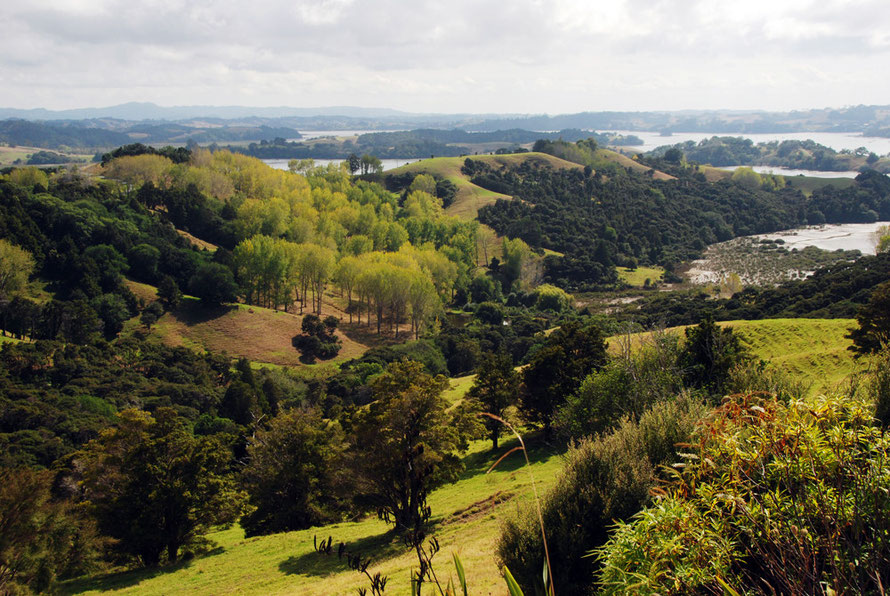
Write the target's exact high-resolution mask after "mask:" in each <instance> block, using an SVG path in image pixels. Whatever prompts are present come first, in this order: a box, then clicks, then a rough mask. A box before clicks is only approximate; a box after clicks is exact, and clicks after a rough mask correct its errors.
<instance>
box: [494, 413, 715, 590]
mask: <svg viewBox="0 0 890 596" xmlns="http://www.w3.org/2000/svg"><path fill="white" fill-rule="evenodd" d="M703 414H704V409H703V408H702V406H700V405H698V404H696V402H694V401H693V400H690V399H687V398H682V399H680V400H678V401H675V402H674V401H672V402H664V403H661V404H658V405H656V406H655V407H653V408H652V409H651V410H649V411H647V412H646V413H645V414H643V416H641V417H640V420H639V422H638V423H637V422H634V421H633V420H631V419H624V420H623V421H622V422H621V424H620V425H619V426H618V427H617V428H616V429H615V430H614V431H613V432H611V433H609V434H604V435H599V436H597V437H594V438H589V439H584V440H582V441H581V442H580V443H578V444H577V445H575V446H573V447H571V448H570V450H569V453H568V455H567V456H566V460H567V461H566V466H565V468H564V470H563V472H562V474H561V476H560V478H559V480H558V481H557V484H556V486H555V487H554V488H553V489H552V490H551V491H550V492H549V493H547V494H546V495H545V496H544V497H543V499H542V503H541V509H542V515H543V518H544V526H545V527H546V528H547V541H548V545H549V551H550V561H551V563H552V566H553V586H554V588H555V591H556V593H557V594H560V593H564V594H584V593H587V591H588V587H589V586H590V583H591V578H592V575H593V571H594V569H595V568H596V561H595V560H594V559H592V558H590V557H585V554H586V553H587V552H588V551H589V550H591V549H592V548H594V547H596V546H599V545H601V544H603V543H605V542H606V540H607V538H608V534H609V527H610V526H611V525H612V524H613V523H614V520H616V519H629V518H630V517H631V516H632V515H633V514H634V513H636V512H637V511H638V510H639V509H640V507H642V506H643V504H644V503H645V502H646V501H647V499H648V494H649V491H650V489H651V488H652V487H653V486H654V485H655V482H656V478H657V473H656V470H657V469H658V466H660V465H662V464H665V463H669V462H671V460H672V459H673V458H674V457H675V455H674V453H675V450H674V445H675V444H676V443H678V442H684V441H688V440H689V438H690V437H691V434H692V431H693V428H694V426H695V424H696V422H697V420H698V419H699V418H700V417H701V416H702V415H703ZM497 555H498V559H499V560H500V562H501V563H502V564H504V566H506V567H509V569H510V570H511V571H512V573H513V576H514V577H515V578H516V580H517V581H518V582H519V584H520V585H521V586H522V587H523V589H524V590H526V591H527V592H528V593H538V592H540V591H541V589H542V587H543V586H541V567H542V565H543V562H544V546H543V543H542V540H541V532H540V528H539V526H538V520H537V516H536V515H535V514H534V513H533V511H532V509H531V508H530V507H525V508H524V509H522V510H521V511H520V512H519V513H518V514H517V515H516V516H514V517H511V518H508V519H507V520H506V522H505V523H504V525H503V527H502V532H501V536H500V538H499V539H498V543H497Z"/></svg>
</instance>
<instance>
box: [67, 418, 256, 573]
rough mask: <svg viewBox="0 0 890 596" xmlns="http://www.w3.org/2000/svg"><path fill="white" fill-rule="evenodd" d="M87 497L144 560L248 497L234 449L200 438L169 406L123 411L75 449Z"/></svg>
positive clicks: (171, 555)
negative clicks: (235, 472)
mask: <svg viewBox="0 0 890 596" xmlns="http://www.w3.org/2000/svg"><path fill="white" fill-rule="evenodd" d="M75 457H76V461H77V462H78V465H79V466H81V467H82V470H83V481H82V486H83V491H84V499H85V500H86V502H87V503H88V504H89V507H90V509H91V510H92V511H93V513H94V515H95V516H96V519H97V520H98V521H99V527H100V529H101V530H102V531H103V532H104V533H106V534H107V535H109V536H111V537H113V538H116V539H117V540H118V548H119V549H120V550H121V551H123V552H124V553H126V554H129V555H132V556H134V557H137V558H138V559H139V560H140V561H141V562H142V563H143V564H144V565H157V564H158V563H160V562H161V558H162V555H163V554H164V553H166V557H167V561H168V562H170V563H174V562H176V560H177V558H178V557H179V551H180V549H181V548H182V547H184V546H186V545H188V544H190V543H191V542H192V541H194V540H195V539H196V538H198V537H199V536H201V535H203V534H204V532H205V531H206V530H207V529H208V528H209V527H210V526H212V525H220V524H228V523H231V522H233V521H235V520H236V519H237V518H238V517H239V516H240V514H241V511H242V507H243V503H244V499H245V495H244V494H243V493H241V492H240V491H238V490H236V488H235V484H234V481H233V479H232V477H231V475H230V474H229V466H230V460H231V453H230V452H229V450H228V449H227V448H226V447H225V446H224V445H223V444H222V443H221V442H220V440H219V439H218V438H216V437H195V436H193V435H192V434H191V432H190V430H189V429H188V428H187V427H186V426H185V424H184V421H183V420H182V419H180V418H178V417H177V415H176V412H175V411H174V410H173V409H171V408H159V409H158V410H157V411H156V412H155V415H154V416H152V415H151V414H149V413H147V412H143V411H140V410H134V409H130V410H124V411H123V412H121V413H120V422H119V424H118V425H117V426H116V427H114V428H109V429H106V430H104V431H102V432H101V433H100V434H99V437H97V438H96V439H93V440H92V441H90V442H89V443H88V444H87V445H86V447H84V449H83V450H82V451H80V452H78V453H77V454H76V456H75Z"/></svg>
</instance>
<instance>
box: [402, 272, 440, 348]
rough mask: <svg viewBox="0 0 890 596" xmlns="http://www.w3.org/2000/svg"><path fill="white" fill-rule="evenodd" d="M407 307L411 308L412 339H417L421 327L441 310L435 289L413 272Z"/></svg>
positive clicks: (428, 280)
mask: <svg viewBox="0 0 890 596" xmlns="http://www.w3.org/2000/svg"><path fill="white" fill-rule="evenodd" d="M408 305H409V306H410V307H411V329H412V330H413V331H414V339H419V338H420V332H421V330H422V329H423V327H424V326H425V325H426V324H427V322H428V321H429V320H430V319H431V318H432V317H433V316H434V315H435V314H436V313H437V312H438V311H440V310H441V308H442V301H441V300H440V299H439V294H438V293H437V292H436V287H435V286H434V285H433V282H432V281H430V279H429V278H428V277H427V276H426V275H425V274H423V273H421V272H415V273H414V275H413V276H412V279H411V287H410V289H409V291H408Z"/></svg>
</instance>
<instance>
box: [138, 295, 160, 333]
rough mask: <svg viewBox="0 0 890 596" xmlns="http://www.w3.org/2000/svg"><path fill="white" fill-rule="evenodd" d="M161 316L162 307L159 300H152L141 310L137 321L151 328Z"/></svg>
mask: <svg viewBox="0 0 890 596" xmlns="http://www.w3.org/2000/svg"><path fill="white" fill-rule="evenodd" d="M162 316H164V307H163V306H161V303H160V302H152V303H151V304H149V305H148V306H146V307H145V309H144V310H143V311H142V316H140V317H139V321H140V322H141V323H142V324H143V325H145V326H146V327H147V328H148V329H149V330H151V326H152V325H154V324H155V323H157V322H158V319H160V318H161V317H162Z"/></svg>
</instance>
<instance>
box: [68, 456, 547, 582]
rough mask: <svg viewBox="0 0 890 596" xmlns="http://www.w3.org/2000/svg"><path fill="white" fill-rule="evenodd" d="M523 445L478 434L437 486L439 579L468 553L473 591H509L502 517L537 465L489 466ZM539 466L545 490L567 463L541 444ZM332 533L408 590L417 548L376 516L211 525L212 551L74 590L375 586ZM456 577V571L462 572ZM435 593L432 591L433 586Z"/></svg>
mask: <svg viewBox="0 0 890 596" xmlns="http://www.w3.org/2000/svg"><path fill="white" fill-rule="evenodd" d="M515 445H516V440H515V439H511V440H505V441H503V444H502V445H501V447H500V449H498V451H497V452H496V453H494V454H492V453H491V452H490V451H489V447H490V446H491V443H490V442H488V441H476V442H474V443H473V444H472V445H471V448H470V451H469V452H468V453H467V455H466V457H465V458H464V463H465V465H466V471H465V472H464V474H463V475H462V477H461V478H460V480H459V481H458V482H457V483H455V484H452V485H448V486H445V487H442V488H440V489H439V490H437V491H435V492H434V493H433V494H432V495H431V496H430V499H429V505H430V507H431V508H432V511H433V521H434V526H433V528H432V534H434V535H435V536H436V537H437V538H438V540H439V542H440V544H441V547H442V550H441V552H440V553H439V554H438V555H437V556H436V558H435V559H434V562H435V563H436V572H437V574H438V575H439V577H440V579H443V578H444V579H445V581H446V583H447V578H448V577H449V576H451V577H455V573H454V566H453V564H452V562H451V553H452V552H456V553H458V554H459V555H460V557H461V560H462V562H463V565H464V568H465V569H466V572H467V579H468V583H469V585H470V593H471V594H506V588H505V586H504V583H503V580H502V579H501V576H500V572H499V571H498V569H497V566H496V563H495V559H494V543H495V539H496V536H497V535H498V524H499V523H500V522H499V521H498V520H499V518H500V517H501V516H503V515H504V514H507V513H509V512H510V511H512V510H513V509H514V508H515V507H516V505H517V504H518V503H520V502H526V501H529V500H530V499H531V498H532V497H531V495H532V491H531V484H530V482H531V481H530V478H529V474H528V470H527V469H525V468H524V467H523V466H522V465H521V464H522V462H523V461H524V460H523V458H522V454H521V453H514V454H512V455H510V456H509V457H508V458H507V459H505V460H504V461H503V462H502V463H501V464H499V465H498V467H497V468H496V469H495V470H494V471H493V472H492V473H491V474H486V473H485V472H486V470H488V468H489V467H490V466H491V465H492V464H493V463H494V462H495V461H497V459H498V457H500V455H502V454H503V453H506V452H507V451H508V450H509V449H511V448H512V447H514V446H515ZM530 451H531V453H530V455H531V457H532V461H533V464H532V467H531V470H532V472H533V474H534V477H535V480H536V482H537V486H538V490H539V491H540V490H545V489H546V488H547V487H548V486H551V485H552V484H553V482H554V480H555V478H556V475H557V474H558V472H559V470H560V468H561V457H560V456H559V454H558V453H557V452H555V451H552V450H550V449H549V448H546V447H544V446H540V445H539V446H538V447H532V448H531V449H530ZM316 535H317V536H318V538H319V539H322V538H327V537H328V536H332V537H333V538H334V541H335V543H336V542H338V541H344V542H346V543H347V544H348V546H349V548H350V550H352V551H353V552H356V553H361V554H362V555H363V556H364V557H368V558H371V559H372V560H373V564H372V565H371V567H370V568H369V571H371V573H372V574H373V573H376V572H378V571H379V572H380V573H382V574H384V575H386V576H388V577H389V582H388V583H387V585H386V594H387V595H391V596H400V595H403V594H405V595H407V594H410V593H411V589H410V583H409V582H410V579H409V578H410V570H411V569H412V568H414V567H416V566H417V559H416V556H415V555H413V554H410V553H408V552H407V550H406V548H405V547H404V546H403V544H402V543H401V541H400V540H399V539H397V538H395V537H394V536H392V534H391V533H389V531H388V527H387V526H386V525H385V524H384V523H383V522H381V521H378V520H377V519H376V518H369V519H366V520H363V521H358V522H349V523H340V524H335V525H331V526H326V527H323V528H312V529H309V530H303V531H299V532H288V533H285V534H275V535H272V536H264V537H256V538H247V539H245V538H244V534H243V531H242V530H241V529H240V528H237V527H236V528H232V529H229V530H223V531H220V532H216V533H213V534H211V535H210V536H209V537H210V538H211V539H212V540H214V541H215V542H216V543H217V544H218V547H217V548H216V549H215V550H213V551H211V553H209V554H208V555H205V556H201V557H197V558H195V559H193V560H191V561H189V562H183V563H180V564H179V565H177V566H175V567H172V568H164V569H159V570H140V571H133V572H128V573H120V574H114V575H110V576H103V577H98V578H92V579H84V580H76V581H73V582H68V583H67V584H65V585H64V586H63V587H62V592H63V593H66V594H100V593H101V594H140V595H145V596H152V595H157V596H161V595H167V594H185V593H188V594H300V595H305V596H329V595H335V594H355V593H356V590H357V589H358V588H360V587H363V586H365V587H366V586H367V581H366V580H365V578H364V576H362V575H360V574H358V573H356V572H354V571H350V570H348V569H346V568H345V567H344V565H343V563H342V562H340V561H338V560H337V557H336V555H335V556H330V557H325V556H322V555H318V554H316V553H315V552H314V549H313V545H312V540H313V536H316ZM455 579H456V577H455ZM427 593H430V594H431V593H432V592H431V591H428V592H427Z"/></svg>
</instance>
